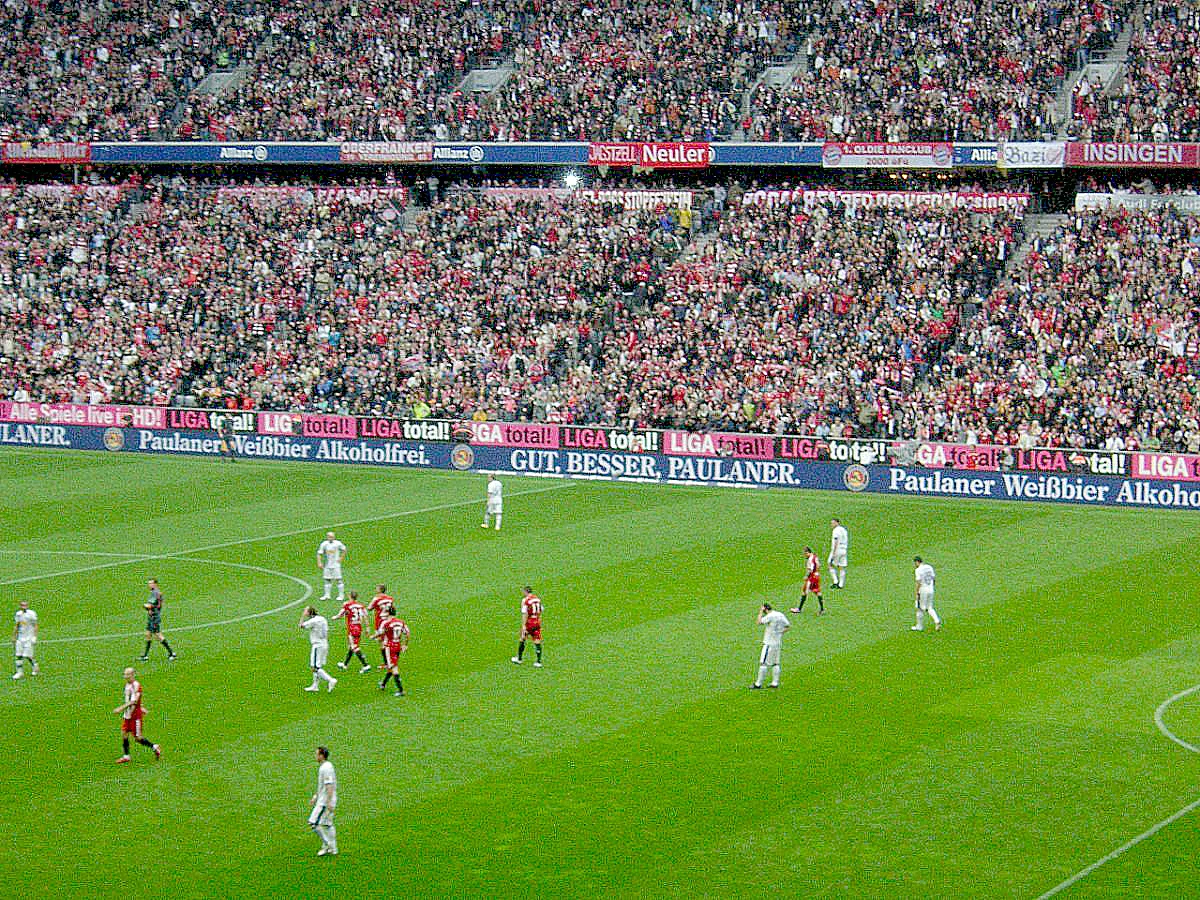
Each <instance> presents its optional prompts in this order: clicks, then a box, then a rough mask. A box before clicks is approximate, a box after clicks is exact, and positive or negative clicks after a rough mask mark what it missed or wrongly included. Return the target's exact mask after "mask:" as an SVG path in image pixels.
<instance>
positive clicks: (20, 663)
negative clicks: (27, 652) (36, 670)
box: [17, 656, 25, 672]
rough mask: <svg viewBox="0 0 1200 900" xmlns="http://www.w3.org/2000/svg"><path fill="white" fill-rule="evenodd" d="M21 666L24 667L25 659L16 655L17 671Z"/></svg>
mask: <svg viewBox="0 0 1200 900" xmlns="http://www.w3.org/2000/svg"><path fill="white" fill-rule="evenodd" d="M23 668H25V660H23V659H21V657H19V656H18V657H17V671H18V672H20V671H21V670H22V669H23Z"/></svg>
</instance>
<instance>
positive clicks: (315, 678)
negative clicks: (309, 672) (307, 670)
mask: <svg viewBox="0 0 1200 900" xmlns="http://www.w3.org/2000/svg"><path fill="white" fill-rule="evenodd" d="M320 683H321V680H320V679H319V678H317V673H316V672H313V683H312V684H311V685H309V687H317V685H319V684H320Z"/></svg>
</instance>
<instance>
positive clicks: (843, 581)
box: [838, 569, 846, 587]
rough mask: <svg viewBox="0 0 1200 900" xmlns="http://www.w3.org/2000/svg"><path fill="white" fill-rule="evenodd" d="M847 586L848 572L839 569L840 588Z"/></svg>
mask: <svg viewBox="0 0 1200 900" xmlns="http://www.w3.org/2000/svg"><path fill="white" fill-rule="evenodd" d="M845 586H846V570H845V569H838V587H845Z"/></svg>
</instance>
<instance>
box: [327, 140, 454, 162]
mask: <svg viewBox="0 0 1200 900" xmlns="http://www.w3.org/2000/svg"><path fill="white" fill-rule="evenodd" d="M339 158H340V160H341V162H344V163H424V162H432V161H433V143H432V142H429V141H347V142H345V143H343V144H342V146H341V149H340V151H339Z"/></svg>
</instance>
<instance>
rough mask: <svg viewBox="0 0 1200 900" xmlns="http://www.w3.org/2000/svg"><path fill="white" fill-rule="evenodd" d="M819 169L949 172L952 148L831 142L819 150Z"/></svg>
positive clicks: (940, 143)
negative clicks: (937, 170) (820, 167)
mask: <svg viewBox="0 0 1200 900" xmlns="http://www.w3.org/2000/svg"><path fill="white" fill-rule="evenodd" d="M821 165H822V166H824V167H825V168H826V169H949V168H950V167H951V166H952V165H954V145H953V144H949V143H944V142H938V143H902V144H887V143H883V144H864V143H838V142H836V141H831V142H829V143H827V144H826V145H825V146H824V147H823V148H822V150H821Z"/></svg>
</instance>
